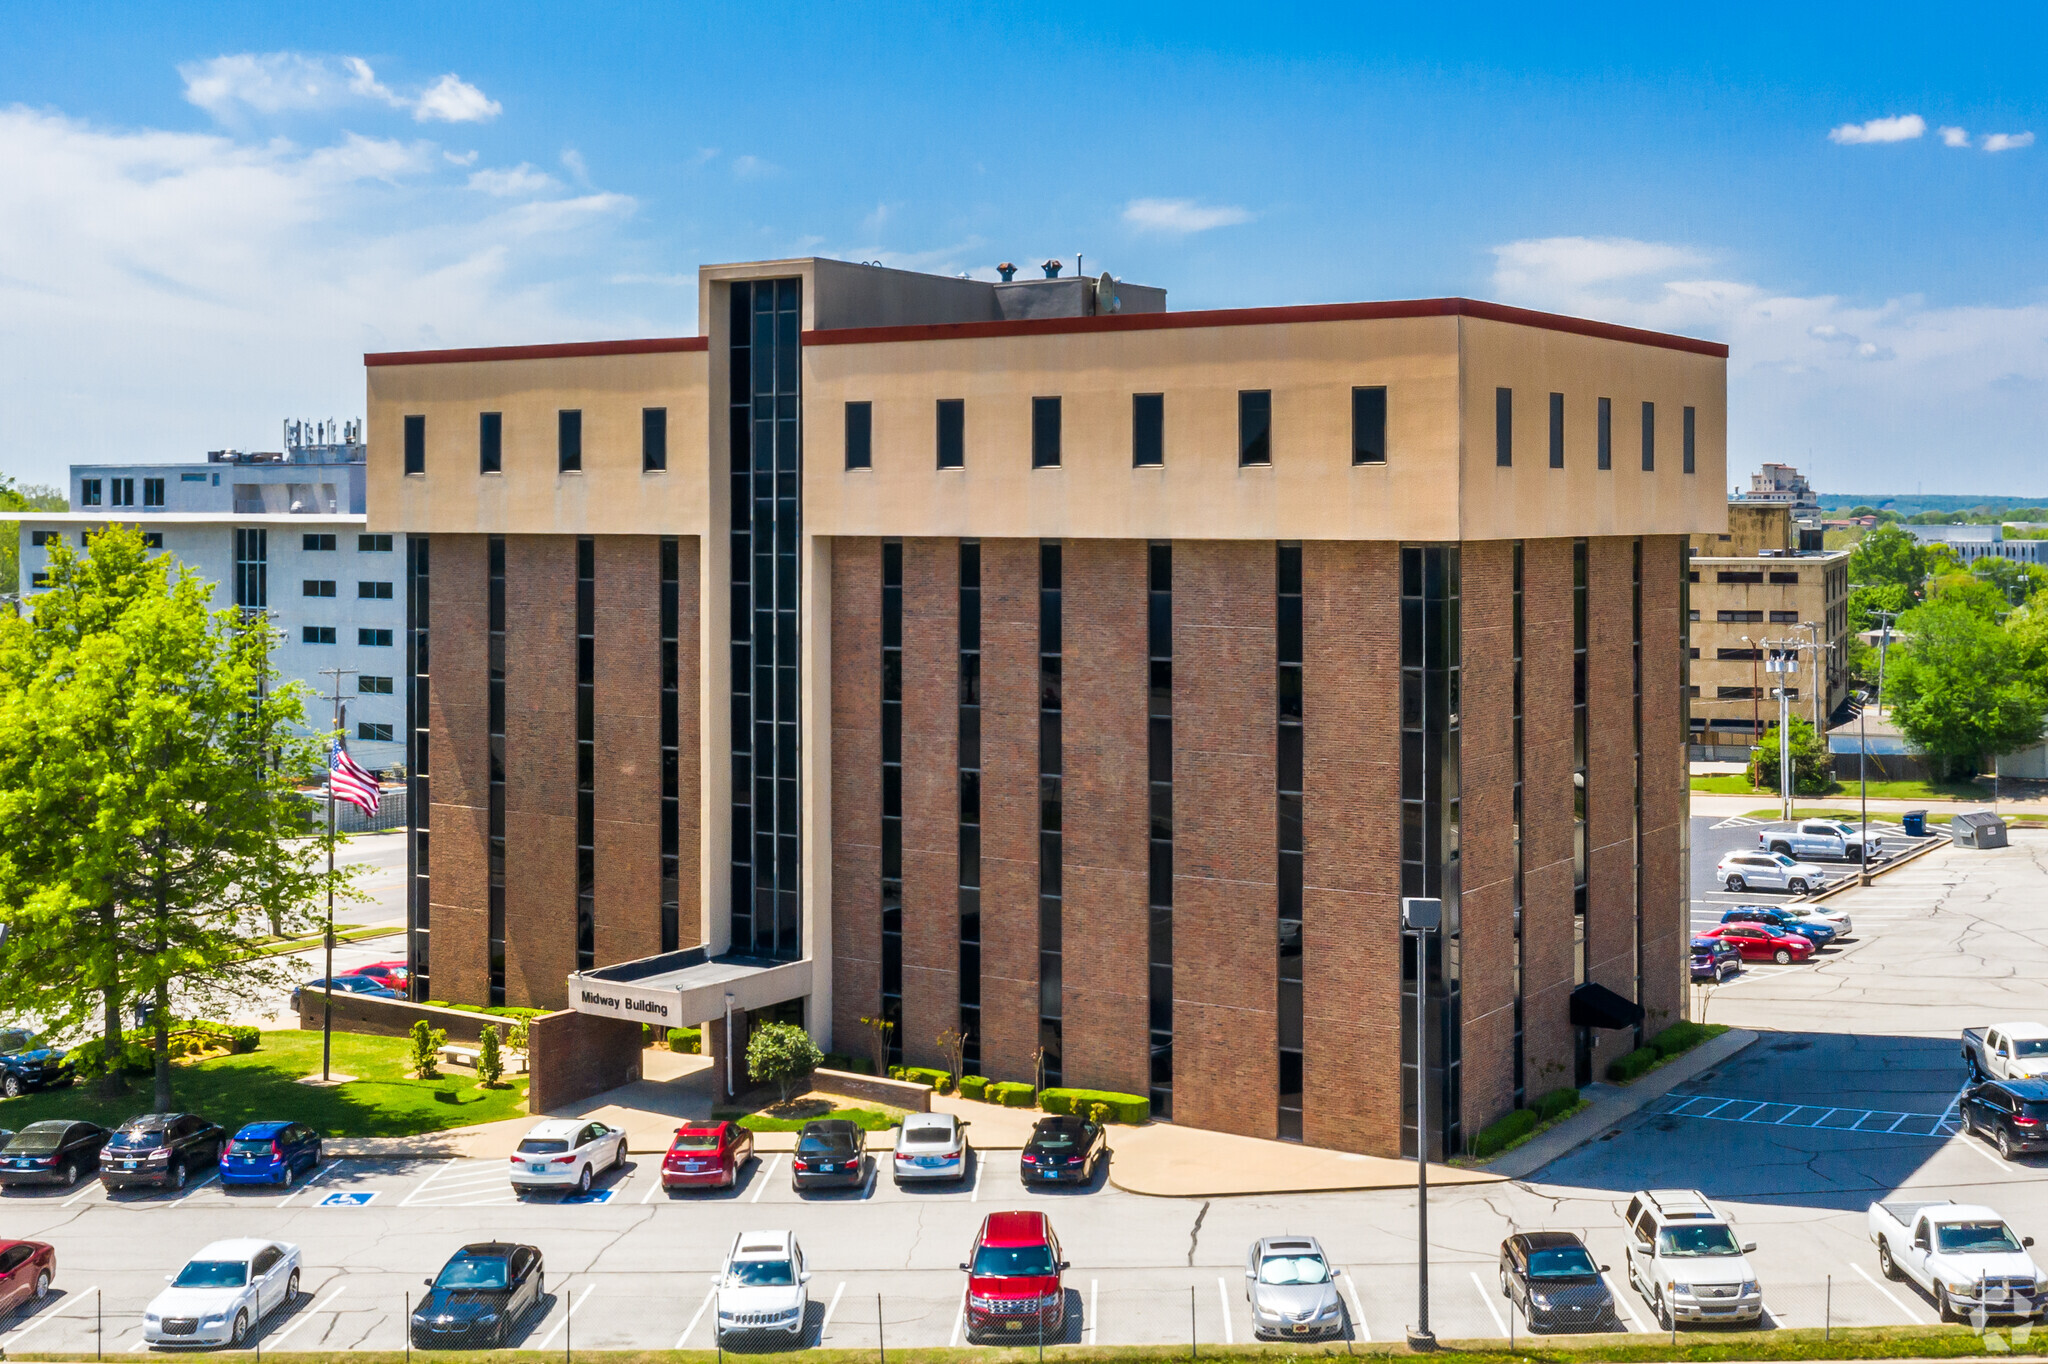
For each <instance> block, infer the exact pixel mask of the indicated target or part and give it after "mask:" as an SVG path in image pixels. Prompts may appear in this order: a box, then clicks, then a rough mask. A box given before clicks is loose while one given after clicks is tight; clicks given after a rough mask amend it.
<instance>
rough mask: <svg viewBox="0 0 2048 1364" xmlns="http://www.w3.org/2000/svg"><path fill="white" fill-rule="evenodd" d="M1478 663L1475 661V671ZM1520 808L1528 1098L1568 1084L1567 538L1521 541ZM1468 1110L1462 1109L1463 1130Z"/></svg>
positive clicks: (1569, 666) (1569, 766) (1569, 778)
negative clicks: (1463, 1118)
mask: <svg viewBox="0 0 2048 1364" xmlns="http://www.w3.org/2000/svg"><path fill="white" fill-rule="evenodd" d="M1467 657H1470V655H1469V654H1468V655H1467ZM1486 666H1488V665H1486V664H1485V663H1482V662H1479V661H1477V660H1475V669H1474V670H1475V672H1476V671H1480V670H1483V669H1484V668H1485V667H1486ZM1466 685H1468V686H1469V685H1471V679H1467V680H1466ZM1467 798H1468V799H1469V798H1470V797H1469V793H1468V796H1467ZM1522 811H1523V816H1522V823H1523V831H1522V849H1523V851H1522V999H1523V1039H1524V1040H1523V1055H1524V1075H1525V1079H1526V1084H1527V1087H1528V1095H1529V1099H1530V1101H1531V1102H1533V1101H1535V1100H1536V1099H1538V1098H1541V1097H1542V1096H1543V1095H1545V1094H1547V1093H1549V1092H1550V1091H1551V1090H1553V1089H1557V1088H1559V1087H1560V1086H1563V1085H1569V1084H1570V1083H1571V1082H1572V1030H1571V1023H1570V1017H1571V992H1572V542H1571V541H1569V540H1529V541H1526V542H1524V544H1523V546H1522ZM1468 1055H1469V1053H1468ZM1477 1116H1478V1114H1477V1112H1476V1111H1474V1110H1471V1109H1469V1108H1468V1110H1467V1120H1468V1121H1467V1127H1468V1130H1473V1129H1471V1127H1470V1122H1471V1119H1473V1118H1475V1117H1477Z"/></svg>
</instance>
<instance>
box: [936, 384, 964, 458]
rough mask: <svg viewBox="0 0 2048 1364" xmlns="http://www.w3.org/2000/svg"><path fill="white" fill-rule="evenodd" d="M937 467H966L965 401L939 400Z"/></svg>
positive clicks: (955, 399)
mask: <svg viewBox="0 0 2048 1364" xmlns="http://www.w3.org/2000/svg"><path fill="white" fill-rule="evenodd" d="M939 467H940V468H941V469H964V468H966V467H967V400H966V399H965V398H941V399H939Z"/></svg>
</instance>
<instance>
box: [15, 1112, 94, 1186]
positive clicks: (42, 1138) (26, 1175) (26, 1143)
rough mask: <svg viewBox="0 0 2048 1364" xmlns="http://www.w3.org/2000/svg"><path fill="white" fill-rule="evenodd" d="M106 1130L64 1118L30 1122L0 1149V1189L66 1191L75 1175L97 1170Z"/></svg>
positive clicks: (75, 1179)
mask: <svg viewBox="0 0 2048 1364" xmlns="http://www.w3.org/2000/svg"><path fill="white" fill-rule="evenodd" d="M106 1144H107V1129H106V1128H104V1127H100V1126H98V1125H97V1124H94V1123H89V1122H72V1121H70V1120H69V1119H67V1118H46V1119H44V1120H43V1121H42V1122H32V1123H30V1124H29V1125H28V1126H27V1127H24V1128H22V1129H21V1130H20V1131H19V1132H16V1133H15V1134H14V1135H13V1136H12V1137H10V1138H8V1141H7V1145H6V1146H5V1147H4V1148H0V1186H4V1185H9V1184H62V1185H64V1186H65V1187H67V1188H68V1187H70V1186H71V1185H73V1184H76V1183H77V1182H78V1177H79V1175H81V1174H83V1173H85V1172H86V1171H89V1170H97V1169H98V1168H99V1164H100V1148H101V1147H103V1146H105V1145H106Z"/></svg>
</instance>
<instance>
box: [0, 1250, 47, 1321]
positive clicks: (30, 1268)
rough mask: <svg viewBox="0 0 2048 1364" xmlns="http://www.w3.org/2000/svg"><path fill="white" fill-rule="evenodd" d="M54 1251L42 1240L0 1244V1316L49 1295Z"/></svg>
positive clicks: (39, 1300)
mask: <svg viewBox="0 0 2048 1364" xmlns="http://www.w3.org/2000/svg"><path fill="white" fill-rule="evenodd" d="M56 1277H57V1251H56V1248H55V1247H54V1246H50V1245H46V1244H45V1243H43V1242H41V1241H0V1313H4V1312H11V1311H13V1310H14V1309H15V1308H17V1307H20V1306H22V1305H24V1304H25V1303H31V1302H41V1301H42V1300H43V1299H44V1298H47V1297H49V1296H50V1281H51V1280H52V1279H54V1278H56Z"/></svg>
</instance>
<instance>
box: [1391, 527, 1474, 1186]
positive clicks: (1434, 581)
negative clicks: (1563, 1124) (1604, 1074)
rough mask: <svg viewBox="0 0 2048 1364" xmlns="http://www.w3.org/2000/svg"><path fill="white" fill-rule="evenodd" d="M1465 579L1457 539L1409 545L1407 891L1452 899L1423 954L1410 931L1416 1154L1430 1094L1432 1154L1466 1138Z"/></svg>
mask: <svg viewBox="0 0 2048 1364" xmlns="http://www.w3.org/2000/svg"><path fill="white" fill-rule="evenodd" d="M1458 579H1459V558H1458V547H1457V546H1456V545H1403V546H1402V547H1401V894H1402V895H1404V896H1408V895H1419V896H1430V897H1435V898H1438V899H1441V900H1442V901H1443V902H1444V903H1443V931H1442V932H1440V933H1437V934H1433V935H1431V940H1430V941H1429V943H1428V945H1427V949H1428V950H1427V951H1426V953H1424V954H1423V955H1422V957H1421V959H1420V960H1418V958H1417V953H1416V948H1415V939H1413V938H1412V937H1408V936H1406V935H1403V941H1402V949H1401V951H1402V956H1401V990H1402V994H1403V995H1404V997H1405V999H1406V1003H1405V1005H1404V1006H1403V1008H1402V1010H1401V1018H1402V1022H1401V1032H1402V1042H1401V1056H1402V1062H1401V1066H1402V1082H1401V1096H1402V1097H1401V1103H1402V1113H1401V1142H1402V1147H1403V1149H1404V1150H1405V1151H1406V1152H1407V1153H1408V1154H1409V1155H1413V1154H1415V1148H1416V1133H1415V1126H1416V1124H1415V1118H1416V1113H1417V1111H1418V1110H1417V1107H1416V1105H1417V1104H1418V1103H1427V1104H1428V1105H1429V1115H1430V1121H1429V1134H1430V1137H1431V1142H1432V1144H1431V1148H1430V1155H1431V1156H1432V1157H1433V1158H1442V1157H1444V1156H1448V1155H1453V1154H1456V1152H1457V1150H1458V1146H1459V1143H1460V1142H1461V1141H1462V1140H1463V1132H1462V1124H1461V1122H1460V1113H1461V1111H1462V1109H1461V1105H1460V1101H1459V1087H1460V1083H1461V1076H1462V1072H1463V1046H1464V1044H1463V1034H1462V1032H1461V1030H1460V1029H1461V1025H1460V1010H1461V1007H1462V989H1463V986H1462V966H1461V962H1462V956H1461V953H1462V951H1463V942H1462V937H1461V934H1460V932H1459V928H1458V923H1459V912H1458V893H1459V886H1460V883H1461V878H1460V874H1459V865H1460V853H1459V809H1460V800H1459V790H1460V781H1459V743H1460V736H1459V728H1458V696H1459V690H1460V677H1461V672H1462V669H1461V666H1460V658H1461V651H1462V648H1463V645H1462V643H1461V639H1460V633H1459V619H1458V603H1459V581H1458ZM1417 990H1421V991H1422V992H1423V1003H1424V1004H1425V1005H1426V1009H1425V1019H1424V1023H1423V1026H1424V1029H1425V1035H1426V1037H1427V1038H1428V1042H1429V1045H1428V1056H1429V1062H1428V1065H1427V1067H1426V1068H1425V1069H1424V1070H1423V1072H1421V1073H1420V1074H1418V1073H1417V1071H1416V1068H1415V1050H1416V1048H1415V1041H1416V1039H1415V1002H1416V991H1417Z"/></svg>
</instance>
